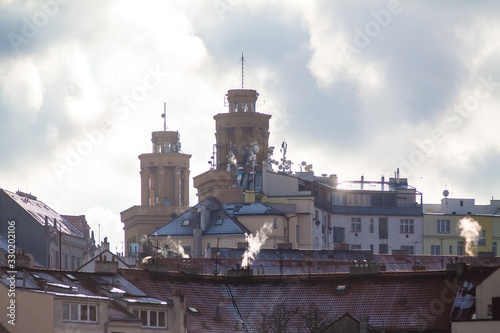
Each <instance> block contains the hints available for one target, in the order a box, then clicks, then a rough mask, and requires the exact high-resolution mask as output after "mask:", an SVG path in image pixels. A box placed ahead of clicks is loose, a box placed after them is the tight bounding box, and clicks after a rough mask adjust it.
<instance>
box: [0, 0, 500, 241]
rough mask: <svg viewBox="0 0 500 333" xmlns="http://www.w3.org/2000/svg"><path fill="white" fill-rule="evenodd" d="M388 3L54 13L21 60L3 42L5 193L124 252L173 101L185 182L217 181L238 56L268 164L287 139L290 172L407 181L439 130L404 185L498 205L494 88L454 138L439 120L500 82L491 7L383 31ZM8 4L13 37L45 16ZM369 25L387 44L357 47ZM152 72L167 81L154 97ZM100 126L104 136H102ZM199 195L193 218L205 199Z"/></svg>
mask: <svg viewBox="0 0 500 333" xmlns="http://www.w3.org/2000/svg"><path fill="white" fill-rule="evenodd" d="M389 3H390V2H389V1H378V2H361V3H355V4H354V3H353V4H347V3H342V4H340V3H336V2H331V1H320V0H318V1H312V2H303V1H280V0H276V1H252V2H245V1H229V0H228V1H225V0H222V1H219V0H217V1H206V2H199V1H171V2H164V1H151V2H146V3H143V2H137V1H131V0H130V1H109V2H106V3H105V4H104V3H101V2H98V1H86V2H69V3H68V4H65V5H61V6H60V8H59V11H58V13H57V14H56V15H53V16H52V17H51V18H50V20H49V21H48V22H47V24H46V25H44V26H43V27H40V29H38V32H37V34H36V36H34V37H33V38H30V39H29V41H28V43H26V44H22V45H19V50H18V52H15V50H14V49H13V48H12V45H10V44H9V42H8V40H4V41H3V42H0V43H4V44H2V45H1V46H2V47H0V59H1V61H0V117H1V119H0V120H1V121H0V149H1V151H2V159H1V160H0V178H1V179H2V181H3V182H2V184H0V186H1V187H5V188H6V189H11V190H16V189H17V188H21V189H22V188H24V187H26V183H27V184H28V191H30V192H32V193H34V194H35V195H37V196H38V197H39V198H40V199H41V200H43V201H45V202H46V203H47V204H49V205H50V206H52V207H54V208H55V209H57V210H58V211H60V212H61V213H65V214H82V213H85V214H87V220H88V221H89V223H91V224H92V226H93V229H94V230H95V231H97V229H96V228H97V227H96V224H99V223H101V235H102V237H101V238H103V237H104V236H109V237H110V238H111V240H112V242H113V244H112V248H113V249H114V248H115V247H116V246H118V247H120V246H121V245H120V241H121V240H120V239H119V238H120V237H122V238H123V230H122V224H121V222H120V221H119V213H120V212H121V211H123V210H125V209H127V208H129V207H130V206H132V205H135V204H138V203H139V201H140V193H139V192H140V187H139V160H138V158H137V156H138V155H139V154H141V153H144V152H149V151H151V142H150V138H151V132H152V131H155V130H161V129H162V128H163V121H162V118H160V114H161V113H162V112H163V102H167V104H168V110H167V125H168V127H169V129H170V130H178V131H179V132H180V135H181V141H182V144H183V146H182V147H183V148H182V149H183V151H184V152H186V153H188V154H192V158H191V176H195V175H198V174H200V173H202V172H204V171H206V170H207V169H208V168H209V165H208V163H207V161H208V160H209V159H210V156H211V153H212V144H213V143H215V137H214V132H215V123H214V120H213V115H214V114H216V113H219V112H226V109H225V107H224V104H223V97H224V95H225V93H226V92H227V90H228V89H230V88H236V87H239V85H240V72H239V71H240V69H239V68H236V69H235V67H236V66H237V64H238V60H239V57H240V56H241V53H242V52H244V53H245V59H246V62H247V64H248V67H249V69H250V72H249V73H250V74H251V75H248V76H246V78H245V82H246V83H245V86H246V87H251V88H254V89H257V90H258V91H259V93H260V97H259V101H260V102H261V103H262V104H261V105H260V111H261V112H266V113H269V114H271V115H272V116H273V117H272V118H271V124H270V126H271V136H270V140H271V143H272V144H273V145H275V146H277V147H278V149H277V151H276V154H275V155H279V146H280V145H281V141H282V140H286V141H287V142H288V144H289V152H288V154H289V158H290V159H292V161H294V162H295V163H300V162H301V161H303V160H304V161H307V163H312V164H313V165H314V170H315V171H316V172H317V173H327V174H333V173H335V174H338V176H339V178H340V179H358V178H359V176H360V175H361V174H364V175H365V178H367V179H379V178H380V176H381V175H385V176H386V177H389V176H391V174H392V172H394V171H395V169H396V168H397V167H400V168H401V169H402V170H403V169H405V163H406V164H409V162H408V161H409V160H410V159H411V158H415V157H416V156H417V155H414V154H415V153H418V152H419V151H421V150H422V148H421V146H422V144H424V143H425V140H426V139H429V138H432V135H433V131H435V130H436V129H440V128H443V126H444V129H445V132H446V134H448V136H447V139H446V140H443V141H442V142H439V143H437V142H436V143H435V144H434V148H433V149H432V152H430V153H429V152H424V158H422V159H421V160H420V161H419V163H417V164H418V166H415V167H413V168H408V167H406V170H407V174H403V175H402V176H403V177H409V178H410V179H409V181H410V184H414V185H415V186H417V188H419V189H422V190H423V191H424V198H427V199H426V201H427V202H429V201H434V202H435V201H437V200H439V198H440V196H441V192H442V190H443V189H444V187H445V185H447V184H448V185H449V187H451V184H452V183H453V184H454V185H453V186H454V188H455V192H456V193H463V194H462V195H463V196H469V197H476V198H477V201H479V202H484V201H486V200H487V199H489V198H490V197H491V195H495V196H500V193H499V192H500V184H499V183H498V180H494V181H493V180H492V181H490V182H489V183H483V182H482V181H477V179H478V177H479V175H478V174H477V172H478V170H480V172H482V173H485V172H489V171H490V170H493V168H494V166H496V165H497V163H498V160H499V159H498V152H499V151H500V148H499V144H498V139H497V135H496V133H497V132H498V130H497V128H496V127H498V125H497V124H498V117H499V116H498V115H497V113H498V112H497V110H498V107H499V102H500V89H497V90H496V91H495V92H493V93H492V94H491V96H490V97H489V98H488V99H486V100H484V101H481V103H480V106H479V107H478V109H477V111H475V112H474V113H473V114H471V116H469V117H466V118H463V117H462V118H459V119H460V124H458V125H456V124H455V123H453V122H450V121H449V119H448V122H447V120H446V119H447V118H446V117H447V113H446V112H448V111H449V110H450V109H451V110H452V109H453V108H454V107H455V106H456V105H457V104H460V103H462V102H463V101H464V99H465V98H467V96H469V95H470V94H471V93H472V94H474V89H475V87H476V86H477V84H478V82H479V81H478V80H479V78H480V77H484V78H488V76H490V75H491V77H492V78H493V80H494V81H495V82H496V81H500V70H498V68H500V67H499V66H498V59H497V58H498V57H497V55H498V52H499V51H500V43H499V42H498V41H499V40H500V39H499V38H498V35H499V34H500V25H499V24H498V23H497V21H496V18H495V17H494V14H493V13H495V12H496V11H495V10H497V9H498V8H497V5H493V4H482V5H474V6H468V5H465V4H463V5H460V6H458V5H457V6H456V8H455V9H454V10H452V11H450V10H449V8H448V6H439V5H436V4H432V5H429V4H425V3H414V2H413V3H406V2H402V4H403V5H404V7H403V11H402V12H401V13H399V14H393V15H392V16H391V18H390V22H389V23H387V24H385V23H384V24H385V26H384V24H382V23H380V21H377V18H376V16H377V15H379V16H380V15H381V13H382V11H384V10H388V6H389ZM217 4H219V5H220V4H223V5H225V6H223V7H220V6H219V7H217V6H216V5H217ZM1 5H2V6H3V7H2V9H5V11H4V12H5V13H8V14H9V15H8V16H5V14H0V22H2V23H0V30H1V32H2V34H3V35H4V36H5V35H6V34H7V33H9V32H15V33H18V34H22V25H23V22H24V21H23V18H27V19H30V18H32V17H33V13H35V12H37V11H40V10H41V7H40V3H38V2H34V1H33V2H30V3H29V4H28V6H27V7H26V8H24V7H22V6H19V5H18V4H16V3H15V2H9V1H3V2H1ZM373 12H375V13H376V14H373ZM2 15H4V16H2ZM374 15H375V16H374ZM380 19H381V18H380V17H379V18H378V20H380ZM371 22H379V25H380V29H379V30H380V31H376V30H372V31H371V35H369V36H368V37H369V40H368V42H367V43H366V45H363V44H362V41H363V36H362V35H361V33H362V34H367V33H368V32H369V31H370V30H368V32H367V29H370V28H371V29H374V27H375V25H374V24H373V23H371ZM370 25H371V26H370ZM375 28H376V27H375ZM360 31H361V32H360ZM365 41H366V40H365ZM155 70H157V71H160V72H161V73H164V74H162V75H160V76H161V77H160V80H159V81H155V82H156V83H157V84H154V87H150V88H147V89H146V88H144V87H145V86H144V82H145V81H144V80H145V78H146V77H147V75H150V73H151V71H155ZM148 82H149V83H154V81H148ZM247 84H248V85H247ZM498 88H500V87H498ZM143 92H144V93H143ZM141 93H143V95H141ZM134 94H135V95H134ZM134 96H135V99H134ZM264 101H265V104H263V103H264ZM448 116H449V115H448ZM105 121H108V122H109V123H110V124H112V128H111V129H110V130H103V127H102V126H104V124H105ZM97 130H99V131H100V132H101V134H98V133H97V134H96V131H97ZM89 135H90V138H89ZM12 138H16V140H13V139H12ZM91 138H93V139H91ZM88 143H90V146H89V147H87V148H89V149H88V152H85V151H84V150H82V149H83V148H85V147H84V146H85V145H86V144H88ZM79 149H80V152H85V154H80V153H79ZM75 152H76V153H78V154H79V157H80V160H79V163H74V165H72V166H71V167H69V171H68V172H65V173H64V174H63V176H62V181H60V179H59V178H58V175H57V173H56V172H55V171H54V169H53V164H54V163H59V164H61V165H64V164H67V159H68V156H70V155H71V154H72V153H73V154H74V153H75ZM294 169H296V170H298V166H297V165H295V166H294ZM470 179H476V184H477V186H471V185H470V184H471V182H472V181H470ZM479 184H480V185H479ZM54 189H56V190H54ZM190 198H191V204H195V203H196V202H195V201H196V199H197V198H196V196H195V190H194V189H191V195H190ZM104 225H105V227H103V226H104ZM120 235H121V236H120Z"/></svg>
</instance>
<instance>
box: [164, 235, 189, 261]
mask: <svg viewBox="0 0 500 333" xmlns="http://www.w3.org/2000/svg"><path fill="white" fill-rule="evenodd" d="M167 244H168V245H169V248H170V249H172V252H176V253H177V254H179V255H180V256H181V257H183V258H189V255H188V254H187V253H186V252H184V246H182V245H181V241H179V244H177V243H176V242H174V241H173V240H172V238H171V237H170V236H168V237H167Z"/></svg>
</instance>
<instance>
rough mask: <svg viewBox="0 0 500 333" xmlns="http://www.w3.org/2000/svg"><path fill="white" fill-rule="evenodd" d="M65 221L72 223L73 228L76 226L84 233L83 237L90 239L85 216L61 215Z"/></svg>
mask: <svg viewBox="0 0 500 333" xmlns="http://www.w3.org/2000/svg"><path fill="white" fill-rule="evenodd" d="M61 217H62V218H63V219H65V220H66V221H68V222H69V223H71V225H72V226H74V227H75V228H76V229H78V231H80V232H81V233H82V235H85V237H87V238H90V235H89V230H90V228H89V225H88V223H87V220H86V219H85V215H77V216H76V215H61Z"/></svg>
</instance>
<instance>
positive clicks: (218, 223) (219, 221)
mask: <svg viewBox="0 0 500 333" xmlns="http://www.w3.org/2000/svg"><path fill="white" fill-rule="evenodd" d="M222 222H224V220H222V219H218V220H217V221H215V225H222Z"/></svg>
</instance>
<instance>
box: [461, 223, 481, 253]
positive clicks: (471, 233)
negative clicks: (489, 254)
mask: <svg viewBox="0 0 500 333" xmlns="http://www.w3.org/2000/svg"><path fill="white" fill-rule="evenodd" d="M458 229H459V230H460V236H462V237H463V238H465V252H467V254H468V255H470V256H473V255H474V251H473V249H474V247H475V246H476V244H477V241H478V239H479V233H480V232H481V226H480V225H479V223H477V221H475V220H473V219H471V218H470V217H464V218H462V219H460V221H459V223H458Z"/></svg>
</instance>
